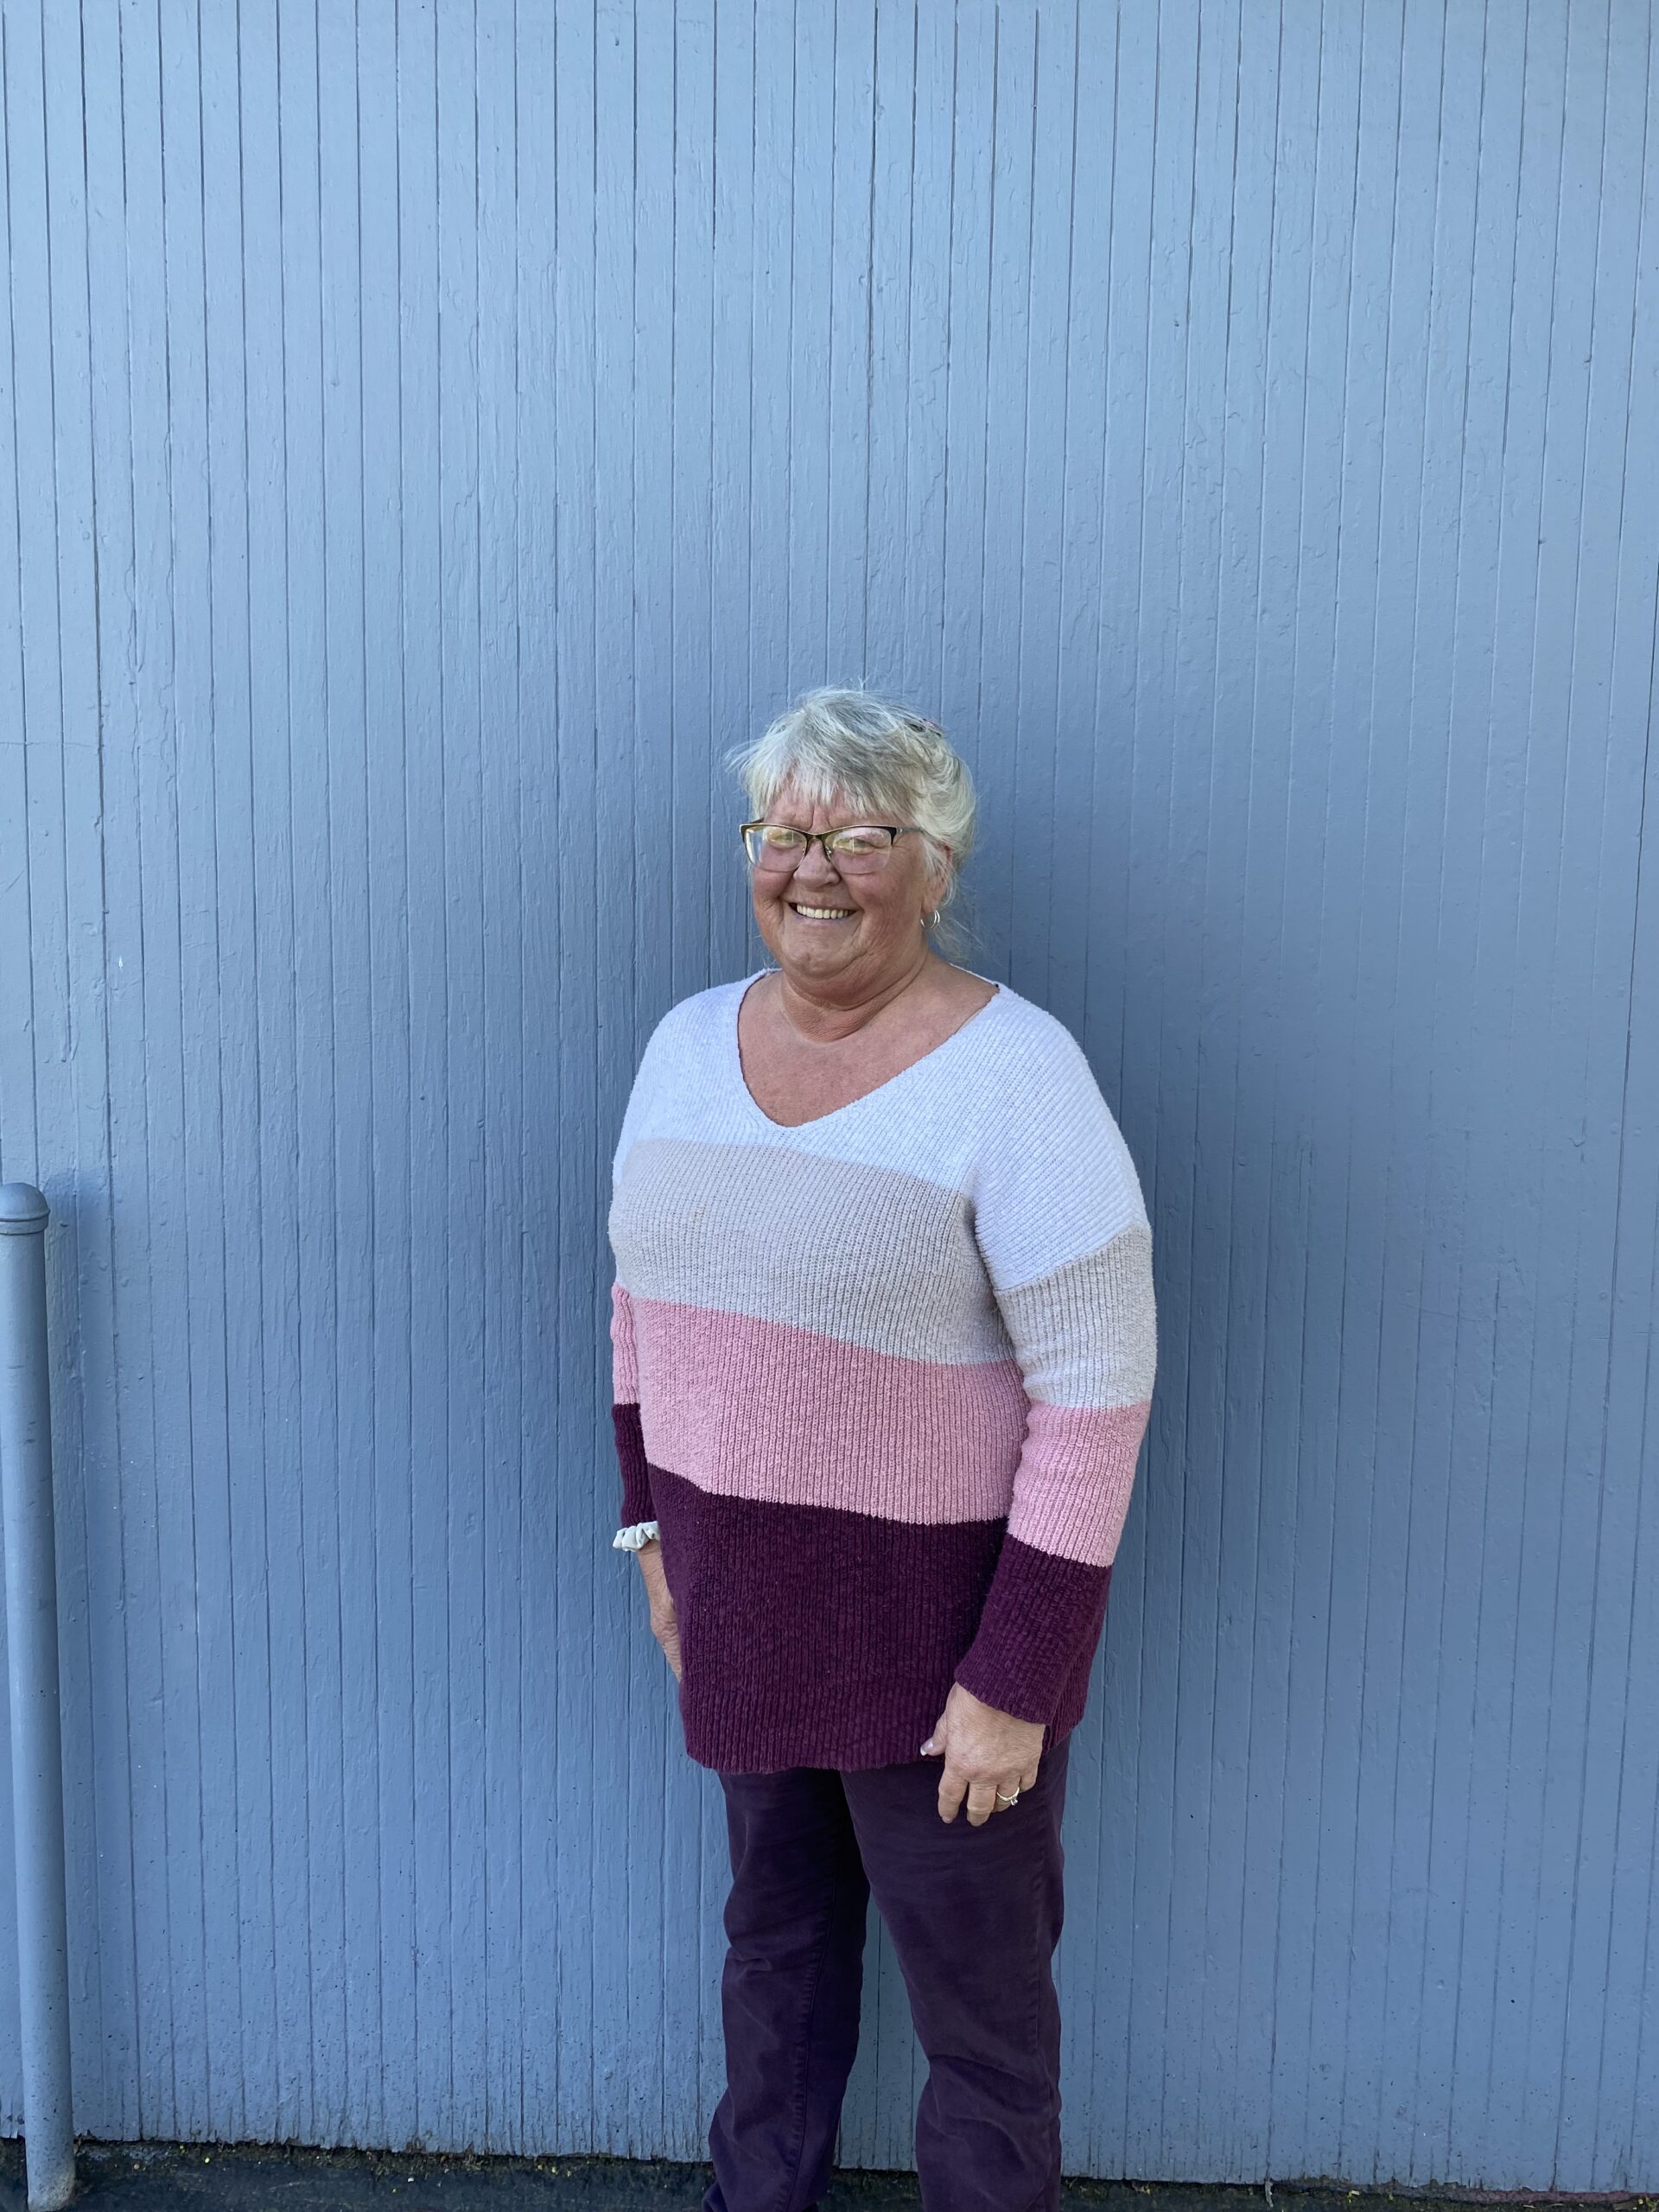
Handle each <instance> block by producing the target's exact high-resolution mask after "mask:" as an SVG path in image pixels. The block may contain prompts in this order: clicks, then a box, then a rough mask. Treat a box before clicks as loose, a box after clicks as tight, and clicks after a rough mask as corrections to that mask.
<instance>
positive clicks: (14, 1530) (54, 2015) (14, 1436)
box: [0, 1183, 75, 2212]
mask: <svg viewBox="0 0 1659 2212" xmlns="http://www.w3.org/2000/svg"><path fill="white" fill-rule="evenodd" d="M47 1221H48V1206H47V1203H46V1200H45V1199H44V1198H42V1197H41V1194H40V1192H38V1191H37V1190H36V1189H35V1186H34V1185H33V1184H31V1183H0V1486H3V1490H4V1528H5V1543H6V1635H7V1638H8V1644H9V1649H10V1675H11V1777H12V1782H11V1787H12V1812H13V1816H14V1821H15V1824H16V1838H17V1967H18V1974H17V1979H18V1985H19V1990H18V1995H19V2012H20V2013H21V2016H22V2031H23V2145H24V2158H25V2164H26V2167H27V2171H28V2177H29V2183H28V2186H29V2212H59V2208H60V2207H61V2206H62V2205H65V2204H67V2202H69V2199H70V2196H72V2194H73V2190H74V2186H75V2137H74V2126H73V2115H72V2112H71V2106H70V2083H69V1940H68V1927H69V1916H68V1910H67V1900H66V1898H65V1895H64V1874H63V1737H62V1731H61V1728H60V1723H59V1718H58V1586H57V1565H56V1548H55V1545H54V1541H53V1529H52V1416H51V1408H50V1404H49V1401H48V1392H47V1376H46V1224H47Z"/></svg>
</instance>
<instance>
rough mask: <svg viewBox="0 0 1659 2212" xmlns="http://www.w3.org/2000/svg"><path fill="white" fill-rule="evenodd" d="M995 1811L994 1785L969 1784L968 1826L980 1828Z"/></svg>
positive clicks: (990, 1783) (991, 1783) (992, 1783)
mask: <svg viewBox="0 0 1659 2212" xmlns="http://www.w3.org/2000/svg"><path fill="white" fill-rule="evenodd" d="M995 1810H996V1784H995V1783H994V1782H970V1783H969V1785H968V1825H969V1827H975V1828H982V1827H984V1825H985V1823H986V1821H988V1820H989V1819H990V1817H991V1815H992V1814H993V1813H994V1812H995Z"/></svg>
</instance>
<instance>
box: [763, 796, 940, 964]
mask: <svg viewBox="0 0 1659 2212" xmlns="http://www.w3.org/2000/svg"><path fill="white" fill-rule="evenodd" d="M869 818H870V817H869V815H868V812H867V811H866V812H861V811H860V810H859V809H857V808H856V807H853V806H850V805H848V804H844V803H842V801H840V800H836V801H834V802H831V803H829V804H819V805H817V806H816V807H814V806H811V805H809V804H807V803H806V802H805V801H804V800H803V799H800V798H797V797H796V795H795V792H794V791H793V789H792V787H791V785H788V784H785V785H784V787H783V789H782V790H781V791H779V794H778V796H777V798H774V799H773V801H772V804H771V805H770V806H769V807H768V808H767V809H766V820H767V821H768V822H787V823H791V824H793V826H794V827H795V828H796V829H813V830H818V829H849V828H851V827H852V825H853V824H854V823H859V822H867V821H868V820H869ZM750 882H751V884H752V886H753V897H754V918H755V921H756V923H757V924H758V925H759V927H760V934H761V936H762V937H763V938H765V939H766V948H767V950H769V951H770V952H771V954H772V957H773V959H774V960H776V962H777V963H778V965H779V967H780V968H781V969H783V971H784V973H785V975H786V976H788V977H789V979H790V981H791V982H797V983H799V984H800V985H802V986H804V987H805V988H812V987H814V986H817V987H819V988H823V987H825V986H829V987H832V988H836V990H837V993H839V991H840V990H841V989H842V988H849V989H850V990H852V991H855V992H856V991H861V990H864V989H867V988H868V989H871V990H879V989H880V988H881V987H882V985H883V984H884V983H885V982H887V980H888V979H889V978H891V977H893V976H899V975H902V974H903V973H904V972H905V971H906V969H908V968H910V967H912V966H913V965H914V963H915V962H916V958H917V956H918V950H920V948H921V946H922V944H923V942H924V940H923V938H922V930H921V923H922V917H923V916H924V914H926V913H928V912H931V910H932V907H933V904H934V898H935V894H936V893H937V891H938V889H939V888H940V886H939V885H938V882H937V880H935V878H934V877H933V875H932V874H931V871H930V866H929V861H928V855H927V848H926V846H925V844H924V843H923V842H922V840H921V839H920V838H919V837H899V838H896V839H895V840H894V842H893V849H892V851H891V852H890V853H889V854H888V855H887V858H886V860H885V861H883V862H882V864H881V866H880V868H873V869H870V870H868V872H864V873H859V874H850V875H842V874H841V873H840V872H839V870H838V869H837V868H836V864H835V861H834V859H833V857H829V856H826V855H825V853H824V849H823V846H822V845H809V846H808V847H807V849H806V851H805V852H804V854H803V855H802V856H801V858H800V860H799V861H797V862H796V864H795V867H794V868H792V869H785V868H778V869H773V868H764V867H763V868H753V869H751V871H750Z"/></svg>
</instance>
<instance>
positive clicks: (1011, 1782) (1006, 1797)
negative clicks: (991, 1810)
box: [996, 1774, 1026, 1813]
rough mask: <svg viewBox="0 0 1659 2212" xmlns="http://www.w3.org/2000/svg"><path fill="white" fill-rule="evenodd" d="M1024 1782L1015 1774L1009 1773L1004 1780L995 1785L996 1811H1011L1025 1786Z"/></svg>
mask: <svg viewBox="0 0 1659 2212" xmlns="http://www.w3.org/2000/svg"><path fill="white" fill-rule="evenodd" d="M1025 1786H1026V1785H1025V1783H1023V1782H1022V1781H1021V1780H1020V1777H1019V1776H1018V1775H1017V1774H1015V1775H1010V1776H1008V1777H1007V1778H1006V1779H1005V1780H1003V1781H1001V1782H999V1783H997V1785H996V1809H997V1811H998V1812H999V1813H1011V1812H1012V1811H1013V1810H1014V1806H1015V1805H1016V1804H1017V1803H1018V1802H1019V1800H1020V1791H1021V1790H1022V1789H1024V1788H1025Z"/></svg>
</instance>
